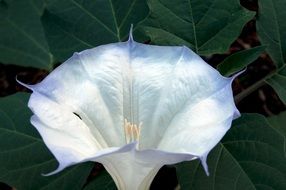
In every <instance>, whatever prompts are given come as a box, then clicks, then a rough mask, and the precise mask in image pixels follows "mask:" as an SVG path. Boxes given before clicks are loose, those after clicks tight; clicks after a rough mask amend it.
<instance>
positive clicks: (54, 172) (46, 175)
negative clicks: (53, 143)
mask: <svg viewBox="0 0 286 190" xmlns="http://www.w3.org/2000/svg"><path fill="white" fill-rule="evenodd" d="M64 168H65V167H63V166H59V167H58V168H57V169H56V170H55V171H52V172H50V173H47V174H43V173H42V174H41V175H42V176H44V177H48V176H51V175H54V174H57V173H59V172H61V171H62V170H63V169H64Z"/></svg>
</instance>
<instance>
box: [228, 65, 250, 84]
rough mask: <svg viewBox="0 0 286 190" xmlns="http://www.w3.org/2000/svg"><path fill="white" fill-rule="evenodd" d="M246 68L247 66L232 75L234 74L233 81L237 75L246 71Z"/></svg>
mask: <svg viewBox="0 0 286 190" xmlns="http://www.w3.org/2000/svg"><path fill="white" fill-rule="evenodd" d="M246 69H247V68H244V69H243V70H241V71H238V72H237V73H235V74H234V75H232V76H231V77H230V79H231V82H232V81H233V80H234V79H235V78H236V77H238V76H239V75H241V74H242V73H244V72H245V71H246Z"/></svg>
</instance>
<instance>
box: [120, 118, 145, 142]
mask: <svg viewBox="0 0 286 190" xmlns="http://www.w3.org/2000/svg"><path fill="white" fill-rule="evenodd" d="M123 127H124V134H125V141H126V143H127V144H129V143H131V142H134V141H137V142H138V147H139V140H140V131H141V127H142V122H140V124H139V125H137V124H133V123H130V122H129V121H127V119H124V126H123Z"/></svg>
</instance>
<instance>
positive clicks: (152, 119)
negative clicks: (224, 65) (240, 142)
mask: <svg viewBox="0 0 286 190" xmlns="http://www.w3.org/2000/svg"><path fill="white" fill-rule="evenodd" d="M233 78H234V77H232V78H225V77H223V76H221V75H220V74H219V73H218V72H217V71H216V70H215V69H213V68H212V67H211V66H209V65H208V64H207V63H205V62H204V61H203V60H202V59H201V58H200V57H199V56H198V55H196V54H195V53H194V52H192V51H191V50H190V49H188V48H187V47H184V46H183V47H179V46H153V45H144V44H140V43H137V42H135V41H133V39H132V37H130V39H129V40H128V41H127V42H120V43H114V44H108V45H103V46H99V47H96V48H93V49H89V50H85V51H83V52H80V53H75V54H74V55H73V56H72V57H71V58H70V59H68V60H67V61H66V62H65V63H63V64H62V65H60V66H59V67H58V68H56V69H55V70H54V71H53V72H52V73H50V74H49V75H48V76H47V77H46V78H45V79H44V80H43V81H42V82H41V83H39V84H36V85H26V86H27V87H28V88H30V89H32V90H33V93H32V95H31V97H30V100H29V107H30V108H31V110H32V111H33V113H34V115H33V116H32V118H31V123H32V124H33V125H34V126H35V127H36V129H37V130H38V131H39V133H40V134H41V136H42V138H43V140H44V142H45V144H46V145H47V146H48V148H49V149H50V151H51V152H52V153H53V155H54V156H55V157H56V159H57V160H58V162H59V167H58V169H57V170H56V171H54V172H52V173H50V174H53V173H56V172H59V171H61V170H63V169H64V168H66V167H68V166H70V165H73V164H77V163H81V162H85V161H97V162H100V163H102V164H103V165H104V166H105V168H106V169H107V171H108V172H109V173H110V174H111V176H112V178H113V180H114V181H115V183H116V185H117V187H118V188H119V189H125V190H131V189H132V190H134V189H148V188H149V186H150V184H151V181H152V179H153V178H154V176H155V174H156V173H157V171H158V170H159V169H160V168H161V167H162V166H163V165H165V164H174V163H178V162H181V161H185V160H193V159H197V158H198V159H200V160H201V161H202V164H203V166H204V168H205V170H206V172H207V164H206V158H207V155H208V153H209V152H210V150H211V149H212V148H213V147H214V146H215V145H216V144H217V143H218V142H219V141H220V139H221V138H222V137H223V136H224V134H225V133H226V132H227V130H228V129H229V128H230V126H231V122H232V120H233V119H234V118H236V117H238V116H239V112H238V110H237V109H236V107H235V104H234V101H233V94H232V89H231V83H232V80H233Z"/></svg>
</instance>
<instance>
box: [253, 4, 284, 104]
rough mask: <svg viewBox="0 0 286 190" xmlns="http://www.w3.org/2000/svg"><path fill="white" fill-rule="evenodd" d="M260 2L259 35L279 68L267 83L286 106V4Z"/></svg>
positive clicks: (257, 24)
mask: <svg viewBox="0 0 286 190" xmlns="http://www.w3.org/2000/svg"><path fill="white" fill-rule="evenodd" d="M258 2H259V11H258V13H259V14H258V19H257V22H256V27H257V33H258V36H259V38H260V41H261V43H262V44H263V45H267V48H266V51H267V52H268V53H269V55H270V57H271V58H272V60H273V61H274V63H275V64H276V66H277V71H276V73H274V74H271V77H269V78H268V79H267V80H266V82H267V83H268V84H269V85H270V86H272V87H273V89H274V90H275V91H276V93H277V94H278V96H279V97H280V99H281V100H282V101H283V103H284V104H286V68H285V60H286V43H285V41H286V33H285V31H286V23H285V19H284V18H285V16H286V12H285V9H286V2H285V1H284V0H263V1H258Z"/></svg>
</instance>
